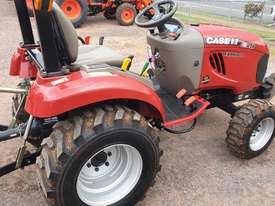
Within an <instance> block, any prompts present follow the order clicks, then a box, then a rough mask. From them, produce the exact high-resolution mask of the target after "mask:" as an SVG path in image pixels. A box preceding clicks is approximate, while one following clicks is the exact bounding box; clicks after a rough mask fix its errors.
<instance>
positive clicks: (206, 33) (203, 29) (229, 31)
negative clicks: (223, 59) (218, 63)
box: [194, 24, 269, 54]
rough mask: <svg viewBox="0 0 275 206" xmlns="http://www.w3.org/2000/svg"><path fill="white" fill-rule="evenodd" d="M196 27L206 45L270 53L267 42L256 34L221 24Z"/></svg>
mask: <svg viewBox="0 0 275 206" xmlns="http://www.w3.org/2000/svg"><path fill="white" fill-rule="evenodd" d="M194 28H195V29H196V30H197V31H199V32H200V33H201V34H202V36H203V38H204V42H205V46H206V47H217V46H219V47H220V46H225V47H228V46H230V47H241V48H247V49H254V50H257V51H259V52H262V53H266V54H268V53H269V50H268V46H267V44H266V43H265V42H264V40H263V39H262V38H261V37H259V36H258V35H256V34H253V33H250V32H246V31H242V30H239V29H234V28H230V27H225V26H219V25H207V24H205V25H198V26H194Z"/></svg>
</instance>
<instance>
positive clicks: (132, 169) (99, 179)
mask: <svg viewBox="0 0 275 206" xmlns="http://www.w3.org/2000/svg"><path fill="white" fill-rule="evenodd" d="M142 168H143V162H142V157H141V155H140V153H139V152H138V150H137V149H135V148H134V147H132V146H130V145H125V144H117V145H112V146H109V147H106V148H104V149H103V150H101V151H99V152H98V153H97V154H95V155H94V156H92V158H90V159H89V160H88V161H87V162H86V163H85V165H84V166H83V167H82V169H81V171H80V173H79V175H78V179H77V184H76V189H77V194H78V196H79V198H80V199H81V201H83V202H84V203H85V204H87V205H89V206H106V205H111V204H114V203H116V202H118V201H120V200H121V199H123V198H124V197H125V196H127V195H128V194H129V193H130V192H131V191H132V190H133V188H134V187H135V186H136V185H137V183H138V181H139V179H140V176H141V173H142Z"/></svg>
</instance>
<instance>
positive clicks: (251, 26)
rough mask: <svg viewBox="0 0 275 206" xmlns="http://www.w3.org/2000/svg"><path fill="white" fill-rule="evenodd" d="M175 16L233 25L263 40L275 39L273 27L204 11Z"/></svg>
mask: <svg viewBox="0 0 275 206" xmlns="http://www.w3.org/2000/svg"><path fill="white" fill-rule="evenodd" d="M176 17H177V18H179V19H180V20H182V21H183V22H185V23H204V24H220V25H224V26H229V27H234V28H238V29H242V30H245V31H248V32H253V33H255V34H257V35H259V36H261V37H262V38H264V39H265V40H269V41H275V29H272V28H269V27H266V26H263V25H259V24H255V23H249V22H244V21H241V20H239V19H229V18H227V17H223V16H217V15H210V14H208V13H204V12H192V14H190V15H188V14H186V12H183V11H179V12H177V14H176Z"/></svg>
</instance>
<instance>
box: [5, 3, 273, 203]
mask: <svg viewBox="0 0 275 206" xmlns="http://www.w3.org/2000/svg"><path fill="white" fill-rule="evenodd" d="M0 3H1V5H2V8H4V9H2V12H1V14H2V15H1V16H2V17H1V18H0V40H1V44H0V51H1V52H0V65H1V66H0V85H1V86H10V87H14V86H15V84H16V82H17V81H18V80H17V79H14V78H9V79H8V76H7V73H8V67H9V61H10V56H11V54H12V53H13V51H14V50H15V48H16V46H17V42H19V41H20V39H21V37H20V31H19V28H18V24H17V19H16V16H15V12H14V7H13V2H12V1H8V0H0ZM78 32H79V34H80V35H82V36H85V35H88V34H89V35H92V37H93V40H94V42H97V40H98V38H99V37H100V36H105V39H106V41H105V44H106V45H108V46H110V47H112V48H114V49H116V50H117V51H119V52H121V53H122V54H125V55H128V54H134V55H135V56H136V59H135V63H134V65H133V67H134V68H136V70H139V69H140V68H141V67H142V62H144V60H145V58H146V53H147V52H146V48H147V46H146V38H145V30H143V29H140V28H137V27H135V26H133V27H120V26H118V25H117V24H116V22H115V21H106V20H105V19H104V18H103V17H96V18H89V22H88V23H87V24H86V25H85V26H84V27H82V28H81V29H78ZM271 62H273V68H275V60H274V59H273V60H272V61H271ZM270 66H271V67H272V65H270ZM0 108H1V114H2V115H1V116H0V122H1V123H8V122H9V120H10V113H11V112H10V96H9V95H2V94H1V98H0ZM229 120H230V117H229V115H227V114H225V113H224V112H222V111H220V110H218V109H213V110H209V111H207V112H205V114H204V115H203V116H202V117H200V118H199V120H198V125H197V128H196V129H195V130H194V131H193V132H191V133H189V134H185V135H170V134H167V133H163V135H162V138H161V139H162V142H161V146H162V148H163V149H164V151H165V154H164V156H163V158H162V160H161V163H162V165H163V169H162V171H161V172H160V173H159V175H158V176H157V179H156V180H157V181H156V184H155V186H154V188H152V189H150V191H149V192H148V193H147V197H146V198H145V200H144V201H143V202H140V203H139V206H189V205H190V206H191V205H192V206H193V205H196V206H200V205H201V206H205V205H211V206H212V205H213V206H214V205H217V206H221V205H224V206H235V205H242V206H258V205H263V206H274V205H275V187H274V185H275V144H272V145H271V147H270V149H269V150H268V151H267V152H265V153H264V154H263V155H262V156H260V157H258V158H256V159H254V160H250V161H243V160H239V159H237V158H235V157H233V156H232V155H231V154H230V153H229V152H228V151H227V148H226V145H225V141H224V139H225V136H226V135H225V131H226V129H227V127H228V122H229ZM19 144H20V140H19V141H10V142H7V143H1V145H0V165H2V164H4V163H5V162H7V161H11V160H14V158H15V154H16V149H17V148H18V145H19ZM0 188H1V189H0V200H1V201H0V206H15V205H16V206H44V205H45V204H44V201H43V199H42V196H41V195H40V192H39V188H38V186H37V184H36V174H35V170H34V168H33V167H30V168H27V169H25V170H24V171H17V172H14V173H12V174H10V175H7V176H5V177H2V178H0Z"/></svg>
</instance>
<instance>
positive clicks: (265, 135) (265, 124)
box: [249, 117, 275, 151]
mask: <svg viewBox="0 0 275 206" xmlns="http://www.w3.org/2000/svg"><path fill="white" fill-rule="evenodd" d="M274 126H275V122H274V119H273V118H271V117H268V118H265V119H263V120H262V121H261V122H260V123H259V124H258V125H257V127H256V129H254V130H253V132H252V135H251V137H250V144H249V145H250V149H251V150H252V151H259V150H261V149H262V148H263V147H265V145H266V144H267V143H268V142H269V140H270V139H271V138H272V135H273V132H274Z"/></svg>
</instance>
